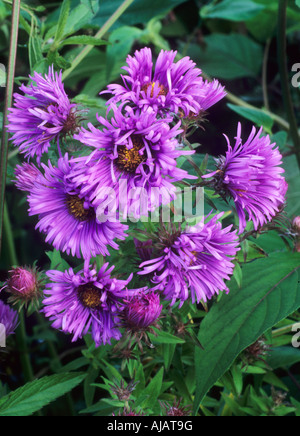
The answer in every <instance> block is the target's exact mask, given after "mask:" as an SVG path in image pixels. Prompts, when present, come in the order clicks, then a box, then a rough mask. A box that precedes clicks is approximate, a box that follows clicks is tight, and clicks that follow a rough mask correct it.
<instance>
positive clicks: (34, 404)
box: [0, 0, 300, 416]
mask: <svg viewBox="0 0 300 436" xmlns="http://www.w3.org/2000/svg"><path fill="white" fill-rule="evenodd" d="M11 3H12V2H11V1H10V0H6V1H0V62H1V63H2V64H3V65H7V64H8V56H9V37H10V33H11V27H10V26H11ZM125 3H126V2H125ZM121 5H124V3H122V1H121V0H113V1H111V0H100V1H99V0H81V1H79V0H72V1H66V0H65V1H64V2H57V3H55V2H52V3H48V2H43V4H42V3H39V2H37V1H29V0H28V1H24V2H21V16H20V26H19V39H18V52H17V53H18V54H17V65H16V79H15V86H16V87H17V85H19V84H20V83H21V82H23V81H26V80H28V74H29V73H30V72H33V71H38V72H41V73H45V72H47V70H48V67H49V65H51V64H52V63H53V64H54V65H55V68H56V69H62V70H63V71H64V73H63V77H64V82H65V87H66V89H67V91H68V94H69V96H70V97H72V98H73V99H74V100H75V101H76V102H77V103H79V104H80V105H82V106H83V107H89V108H91V110H90V112H89V113H88V114H87V118H88V120H89V121H91V122H95V114H96V113H100V114H102V115H103V114H105V111H106V108H105V100H104V99H103V98H100V97H99V92H100V91H101V90H103V89H104V88H105V87H106V85H107V84H108V83H110V82H113V81H116V80H118V78H119V75H120V68H121V66H122V65H124V64H125V60H126V57H127V55H128V54H129V53H132V52H133V51H134V49H137V48H141V47H144V46H149V47H151V48H152V49H153V50H154V51H155V52H156V53H158V52H159V51H160V50H161V49H164V50H168V49H176V50H178V53H179V55H180V56H186V55H187V56H190V57H191V58H192V59H193V60H194V61H195V62H197V64H198V66H199V67H200V68H201V69H202V70H203V72H204V73H205V75H207V76H208V77H216V78H218V79H219V80H220V81H221V82H222V83H223V84H224V85H225V86H226V89H227V91H228V98H227V100H224V101H223V102H221V103H219V104H218V105H217V106H215V107H214V108H213V109H211V111H210V114H209V116H208V120H209V122H207V123H206V124H205V130H198V131H197V133H196V134H195V135H194V137H193V138H192V139H193V141H192V142H194V143H200V144H201V148H199V150H200V152H199V153H198V155H197V156H196V157H195V162H196V164H197V165H198V166H200V165H202V166H203V160H204V157H205V154H206V153H208V154H209V155H210V156H218V155H219V154H221V153H223V152H224V151H225V147H226V141H225V140H224V138H223V137H222V133H223V132H224V133H226V134H227V135H228V136H231V137H233V136H234V135H235V133H236V124H237V121H240V120H242V121H243V122H244V124H245V126H246V127H244V129H245V130H246V131H247V129H248V131H250V128H251V126H252V124H253V123H254V124H255V125H257V126H261V125H263V126H264V129H265V132H266V133H269V134H270V135H271V136H272V138H273V139H274V141H276V142H277V144H278V145H279V147H280V150H281V152H282V153H283V155H284V167H285V169H286V177H287V180H288V183H289V192H288V204H287V209H286V213H287V216H288V218H289V219H293V218H294V217H295V216H297V215H300V188H299V187H300V184H299V167H298V164H297V159H296V157H295V155H294V154H293V153H292V151H293V143H292V139H291V137H290V134H289V120H288V118H287V114H286V111H285V107H284V104H283V94H282V84H281V80H280V74H279V67H278V46H277V43H278V41H277V31H278V24H277V20H278V0H220V1H200V0H199V1H197V0H188V1H185V0H163V1H162V0H159V1H158V0H151V1H150V0H134V1H133V2H129V1H128V2H127V5H126V6H128V7H127V8H125V7H124V8H123V9H122V10H121V11H120V12H123V13H120V16H119V17H118V16H116V11H117V10H118V8H119V7H120V6H121ZM299 6H300V4H299V1H297V0H296V1H295V0H291V1H289V2H288V8H287V56H288V71H290V80H292V76H293V74H294V73H292V66H293V65H294V64H295V63H297V62H300V52H299V43H300V7H299ZM0 73H1V76H0V80H4V79H5V77H4V76H5V74H4V71H2V70H1V71H0ZM290 91H291V93H292V99H293V104H294V108H295V112H296V114H297V116H298V120H297V121H298V125H299V124H300V115H299V114H300V110H299V109H300V98H299V97H300V94H299V89H297V88H293V87H292V86H291V85H290ZM0 93H1V102H3V101H4V93H5V88H4V87H2V88H0ZM1 106H2V109H1V110H2V111H3V104H1ZM0 116H2V114H0ZM1 124H2V123H1ZM68 146H69V147H70V148H69V149H70V150H72V151H73V152H74V153H76V150H74V149H72V144H68ZM18 162H20V159H19V157H18V156H17V153H16V151H15V150H14V149H9V156H8V169H7V186H6V201H7V206H8V211H9V219H10V221H9V222H8V223H6V227H5V231H4V240H3V247H2V254H1V262H0V280H1V281H5V279H6V275H7V271H8V270H9V269H10V268H11V266H12V264H15V263H16V262H15V260H16V259H17V261H18V262H17V263H18V264H20V265H32V264H33V263H34V262H37V265H38V266H39V268H41V269H42V270H47V269H49V268H52V267H53V266H56V265H59V268H61V269H62V270H64V269H65V266H66V264H70V265H72V266H74V267H76V266H78V265H76V263H75V264H74V259H68V258H64V259H62V258H61V257H60V254H59V253H58V252H56V251H52V250H51V247H49V246H47V245H46V244H45V242H44V239H43V237H42V236H40V235H39V233H38V232H36V231H35V230H34V227H35V220H34V218H30V217H28V214H27V204H26V200H25V196H24V195H22V193H20V192H18V191H17V190H16V189H15V187H14V185H13V184H12V183H11V181H10V180H11V179H12V175H13V171H14V168H15V166H16V164H17V163H18ZM204 162H205V161H204ZM182 164H183V165H184V166H185V167H187V169H189V171H190V172H192V170H193V168H191V167H190V165H189V162H186V161H183V162H182ZM207 165H208V168H211V169H212V168H213V161H212V159H211V158H210V159H209V160H208V164H207ZM207 200H208V201H209V202H208V203H207V205H206V207H207V210H210V208H211V202H212V201H213V202H214V203H215V205H216V207H217V208H220V210H224V207H226V205H225V204H222V206H221V205H220V204H221V203H220V200H219V199H218V198H215V197H213V193H212V192H209V191H208V192H207ZM227 209H228V214H227V215H226V218H225V219H226V221H228V222H229V221H231V220H232V214H231V213H230V211H231V210H230V206H228V208H227ZM10 232H11V233H10ZM11 235H12V237H13V243H14V247H15V256H14V258H12V256H11V252H12V251H11V238H10V236H11ZM293 248H294V247H293V246H292V243H291V242H290V240H288V239H284V238H283V237H281V236H280V235H278V233H277V232H269V233H267V234H263V235H259V236H258V237H257V238H255V237H253V236H251V237H250V238H248V239H247V240H245V241H244V242H243V252H242V253H241V255H240V258H239V263H238V264H237V268H236V270H235V276H234V278H233V279H232V280H231V282H230V284H229V287H230V290H231V292H230V294H229V295H228V296H225V295H224V296H222V298H221V299H220V301H218V302H214V303H213V304H211V305H210V306H212V307H210V306H209V307H208V308H206V310H204V308H203V307H202V306H201V307H200V306H199V307H196V306H192V305H189V304H187V303H186V304H185V305H184V307H183V309H182V310H180V311H177V310H176V308H175V309H174V311H173V313H172V314H169V316H167V317H166V318H164V319H163V320H162V324H163V326H162V329H161V331H160V332H159V333H158V336H154V335H152V336H151V340H152V343H153V348H146V349H145V350H144V351H145V352H144V354H142V355H141V354H140V353H139V352H138V351H137V352H136V355H135V359H133V360H129V361H125V360H122V359H120V357H119V356H115V355H114V352H113V346H105V347H101V348H99V349H95V347H94V344H93V343H91V342H90V340H89V338H86V339H85V341H79V342H77V343H76V344H75V345H74V344H73V345H71V342H70V338H68V337H67V336H65V335H63V334H61V333H59V332H56V331H54V330H53V329H51V328H50V327H49V325H48V322H47V321H46V320H45V319H43V318H41V317H40V316H39V315H37V314H36V313H33V314H31V316H28V317H27V318H26V330H27V339H26V349H25V350H24V349H20V348H18V347H17V346H16V342H15V341H16V340H17V339H16V338H11V342H10V344H9V348H8V349H7V353H5V355H2V354H1V355H0V356H1V357H0V359H1V383H0V416H16V415H29V414H32V413H35V412H38V413H40V414H44V415H47V416H51V415H55V416H58V415H78V414H81V415H111V414H112V413H116V414H117V413H118V411H119V410H120V409H123V408H124V406H128V403H126V401H120V400H119V399H118V398H117V396H116V395H115V394H114V393H113V391H112V388H111V384H112V383H118V384H120V383H121V382H122V381H123V382H124V384H125V385H126V384H127V383H129V382H130V380H135V381H136V382H138V384H137V386H136V389H135V390H134V392H133V394H132V395H131V397H130V400H129V405H130V406H132V407H134V408H135V409H136V410H142V411H143V412H144V413H145V414H147V415H160V414H163V413H164V408H163V407H162V405H161V402H167V403H169V404H172V403H173V401H174V400H175V399H180V398H181V399H182V400H181V402H182V405H185V406H187V405H191V406H193V413H194V414H196V415H197V414H198V415H206V416H215V415H223V416H226V415H234V416H247V415H248V416H249V415H250V416H260V415H279V416H282V415H287V414H290V415H297V416H299V414H300V376H299V368H300V366H299V363H300V350H299V349H297V348H293V347H292V346H291V339H292V335H293V333H292V331H291V328H292V325H293V324H294V323H296V322H299V321H300V312H299V310H298V309H299V307H300V289H299V278H298V270H299V267H300V255H299V254H297V253H293ZM133 251H134V250H133V241H132V239H129V240H127V241H126V242H125V243H123V244H122V245H121V249H120V251H119V252H115V253H112V256H111V262H113V263H115V264H116V265H117V271H118V273H119V274H126V275H127V272H128V270H129V268H130V270H132V271H135V270H136V269H137V265H138V263H137V262H138V260H137V258H136V257H135V256H134V255H133V254H132V253H133ZM199 326H200V329H199ZM198 332H199V333H198ZM262 337H263V344H264V346H265V347H266V348H265V350H267V351H266V353H263V354H262V355H261V354H255V353H254V354H253V348H252V354H251V349H250V351H249V348H248V347H249V346H251V345H252V344H253V343H255V342H256V341H257V340H260V344H261V343H262V339H261V338H262ZM24 352H27V353H29V355H30V359H31V362H32V366H33V372H34V378H37V379H38V380H35V381H32V380H30V378H28V377H26V373H25V372H24V368H22V365H21V364H22V359H21V354H22V353H24ZM26 383H27V384H26ZM71 391H72V393H71V394H70V392H71ZM10 392H11V393H10ZM9 393H10V394H9ZM7 394H9V395H7ZM1 397H2V398H1ZM41 409H42V410H41Z"/></svg>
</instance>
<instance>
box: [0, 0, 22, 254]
mask: <svg viewBox="0 0 300 436" xmlns="http://www.w3.org/2000/svg"><path fill="white" fill-rule="evenodd" d="M20 5H21V0H14V2H13V5H12V23H11V34H10V49H9V59H8V68H7V82H6V95H5V102H4V112H3V129H2V142H1V152H0V186H1V188H0V251H1V241H2V225H3V219H4V199H5V186H6V171H7V155H8V132H7V130H6V125H7V113H8V109H9V108H10V107H11V106H12V97H13V88H14V77H15V66H16V57H17V44H18V30H19V16H20Z"/></svg>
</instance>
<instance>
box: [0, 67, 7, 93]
mask: <svg viewBox="0 0 300 436" xmlns="http://www.w3.org/2000/svg"><path fill="white" fill-rule="evenodd" d="M5 86H6V70H5V66H4V65H3V64H1V65H0V88H4V87H5Z"/></svg>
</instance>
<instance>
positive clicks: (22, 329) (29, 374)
mask: <svg viewBox="0 0 300 436" xmlns="http://www.w3.org/2000/svg"><path fill="white" fill-rule="evenodd" d="M3 227H4V233H5V237H6V242H7V247H8V253H7V254H8V259H9V263H10V264H11V265H15V266H17V265H18V258H17V254H16V249H15V244H14V238H13V233H12V227H11V223H10V219H9V213H8V207H7V204H6V202H5V204H4V219H3ZM16 340H17V344H18V351H19V354H20V360H21V365H22V370H23V374H24V380H25V382H26V383H27V382H30V381H32V380H34V374H33V369H32V366H31V361H30V355H29V352H28V348H27V341H26V324H25V316H24V312H23V309H22V310H21V311H20V312H19V326H18V328H17V330H16Z"/></svg>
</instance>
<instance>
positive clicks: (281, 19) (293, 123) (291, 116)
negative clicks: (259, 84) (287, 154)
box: [277, 0, 300, 168]
mask: <svg viewBox="0 0 300 436" xmlns="http://www.w3.org/2000/svg"><path fill="white" fill-rule="evenodd" d="M287 6H288V0H279V2H278V34H277V47H278V63H279V73H280V79H281V88H282V94H283V101H284V106H285V110H286V113H287V117H288V120H289V124H290V133H291V137H292V139H293V142H294V146H295V152H296V156H297V160H298V165H299V168H300V136H299V133H298V125H297V119H296V115H295V110H294V106H293V100H292V94H291V90H290V80H289V73H288V70H287V40H286V21H287V12H286V11H287Z"/></svg>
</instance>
